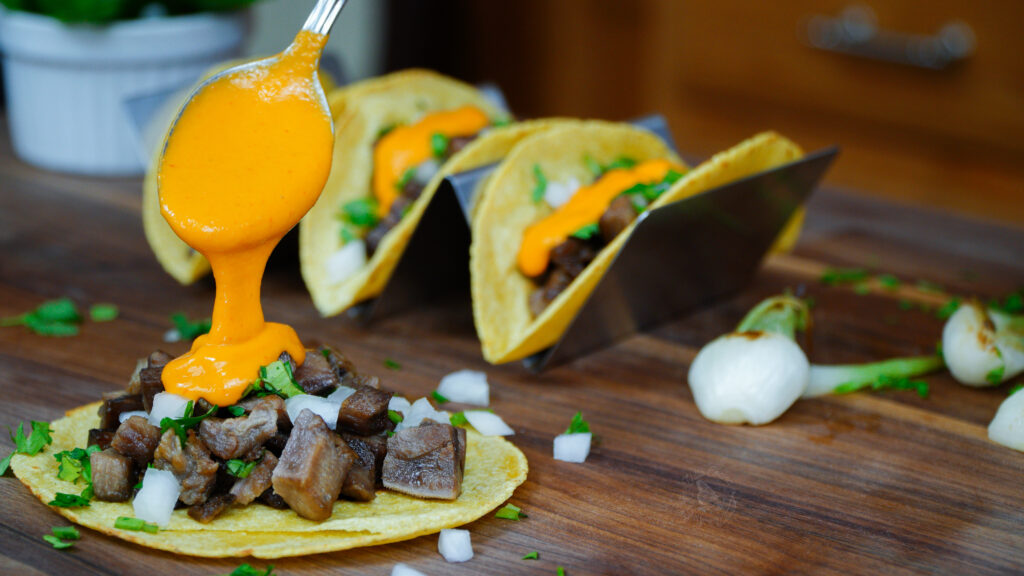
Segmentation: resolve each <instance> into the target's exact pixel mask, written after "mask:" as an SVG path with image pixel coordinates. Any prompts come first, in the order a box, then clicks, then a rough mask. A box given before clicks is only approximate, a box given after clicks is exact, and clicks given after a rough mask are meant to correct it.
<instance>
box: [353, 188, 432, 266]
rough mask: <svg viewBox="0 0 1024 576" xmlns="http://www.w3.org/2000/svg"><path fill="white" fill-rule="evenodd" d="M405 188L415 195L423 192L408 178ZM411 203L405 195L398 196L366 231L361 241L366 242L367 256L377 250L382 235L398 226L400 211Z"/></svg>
mask: <svg viewBox="0 0 1024 576" xmlns="http://www.w3.org/2000/svg"><path fill="white" fill-rule="evenodd" d="M410 187H411V188H410ZM406 188H407V189H408V190H409V191H410V192H412V193H416V194H417V195H418V194H419V193H422V192H423V186H422V185H420V184H416V183H415V182H414V180H409V183H408V184H406ZM411 204H412V201H411V200H409V199H408V198H406V197H405V196H399V197H398V198H396V199H395V201H394V202H392V203H391V209H390V210H388V213H387V214H386V215H385V216H384V218H382V219H381V220H380V222H378V223H377V225H376V226H374V227H373V229H371V230H370V231H369V232H367V233H366V236H365V237H364V238H363V242H365V243H366V257H367V258H373V255H374V253H375V252H377V248H379V247H380V243H381V242H383V241H384V237H385V236H387V235H388V232H391V231H392V230H394V229H395V226H398V223H399V222H401V221H402V213H403V212H404V211H405V209H406V208H407V207H408V206H410V205H411Z"/></svg>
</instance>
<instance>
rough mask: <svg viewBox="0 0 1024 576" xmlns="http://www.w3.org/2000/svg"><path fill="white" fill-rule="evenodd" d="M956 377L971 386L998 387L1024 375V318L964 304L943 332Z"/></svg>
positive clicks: (970, 303)
mask: <svg viewBox="0 0 1024 576" xmlns="http://www.w3.org/2000/svg"><path fill="white" fill-rule="evenodd" d="M942 350H943V354H944V355H945V360H946V365H947V366H948V367H949V371H950V372H951V373H952V374H953V377H954V378H956V379H957V381H958V382H960V383H961V384H966V385H968V386H996V385H998V384H1000V383H1002V382H1006V381H1007V380H1009V379H1011V378H1013V377H1014V376H1016V375H1018V374H1020V373H1022V372H1024V316H1015V315H1012V314H1008V313H1006V312H1003V311H1000V310H995V309H992V308H989V309H986V308H985V307H984V306H982V305H981V304H980V303H979V302H977V301H974V300H971V301H968V302H965V303H963V304H962V305H961V306H960V308H959V309H958V310H957V311H956V312H954V313H953V314H952V315H951V316H950V317H949V320H947V321H946V325H945V326H944V327H943V329H942Z"/></svg>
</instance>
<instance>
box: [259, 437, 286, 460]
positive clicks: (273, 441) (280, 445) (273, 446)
mask: <svg viewBox="0 0 1024 576" xmlns="http://www.w3.org/2000/svg"><path fill="white" fill-rule="evenodd" d="M287 445H288V435H287V434H285V433H283V432H278V433H277V434H274V435H273V436H271V437H270V438H269V439H268V440H267V441H266V442H264V443H263V447H264V448H266V449H267V450H268V451H270V452H271V453H273V454H274V456H277V457H278V458H280V457H281V454H282V453H284V447H285V446H287Z"/></svg>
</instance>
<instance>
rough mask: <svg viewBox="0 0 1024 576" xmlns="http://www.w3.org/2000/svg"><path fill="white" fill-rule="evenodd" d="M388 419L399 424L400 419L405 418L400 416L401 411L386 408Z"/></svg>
mask: <svg viewBox="0 0 1024 576" xmlns="http://www.w3.org/2000/svg"><path fill="white" fill-rule="evenodd" d="M388 419H389V420H391V421H392V422H394V423H395V424H399V423H401V422H402V420H405V416H402V413H401V412H396V411H394V410H388Z"/></svg>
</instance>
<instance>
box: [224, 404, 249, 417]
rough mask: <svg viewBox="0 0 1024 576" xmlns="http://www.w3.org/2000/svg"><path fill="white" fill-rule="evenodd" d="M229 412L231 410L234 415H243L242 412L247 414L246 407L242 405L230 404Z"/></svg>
mask: <svg viewBox="0 0 1024 576" xmlns="http://www.w3.org/2000/svg"><path fill="white" fill-rule="evenodd" d="M228 412H230V413H231V415H232V416H241V415H242V414H245V408H242V407H241V406H228Z"/></svg>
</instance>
